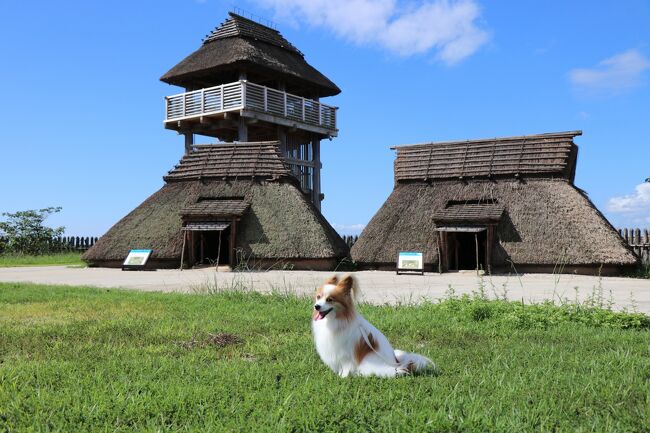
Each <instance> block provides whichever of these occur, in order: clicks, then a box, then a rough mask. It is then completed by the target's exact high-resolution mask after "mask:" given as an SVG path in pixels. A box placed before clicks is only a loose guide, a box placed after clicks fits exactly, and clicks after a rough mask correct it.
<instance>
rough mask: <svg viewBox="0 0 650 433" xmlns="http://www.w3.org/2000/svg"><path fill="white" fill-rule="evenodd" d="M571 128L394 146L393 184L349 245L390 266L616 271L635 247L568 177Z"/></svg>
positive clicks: (374, 264)
mask: <svg viewBox="0 0 650 433" xmlns="http://www.w3.org/2000/svg"><path fill="white" fill-rule="evenodd" d="M577 135H581V131H574V132H563V133H551V134H540V135H529V136H523V137H504V138H492V139H484V140H468V141H456V142H443V143H427V144H419V145H411V146H399V147H395V148H394V149H395V150H396V151H397V156H396V159H395V187H394V189H393V192H392V193H391V195H390V196H389V197H388V199H387V200H386V202H385V203H384V205H383V206H382V207H381V208H380V209H379V211H378V212H377V213H376V214H375V216H374V217H373V218H372V220H371V221H370V223H369V224H368V225H367V226H366V228H365V229H364V231H363V233H362V234H361V236H360V237H359V240H358V241H357V242H356V243H355V245H354V246H353V247H352V251H351V253H352V258H353V259H354V260H355V261H357V262H358V263H359V264H360V265H361V266H362V267H367V268H387V269H394V267H395V260H396V258H397V255H398V253H399V252H400V251H421V252H423V253H424V261H425V266H426V267H427V268H428V269H430V270H435V271H438V270H441V271H446V270H456V269H458V270H460V269H475V268H477V267H479V268H483V269H485V270H491V269H505V270H508V271H512V270H513V269H514V270H516V271H519V272H521V271H546V272H567V271H576V272H587V273H594V272H599V271H600V272H617V271H618V270H620V269H621V268H622V267H625V266H632V265H634V264H635V263H636V257H635V256H634V255H633V254H632V253H631V252H630V251H629V249H628V248H627V246H626V245H625V243H624V242H623V240H622V239H621V238H620V236H619V235H618V233H617V232H616V231H615V230H614V228H613V227H612V226H611V225H610V224H609V223H608V222H607V220H606V219H605V218H604V217H603V215H602V214H601V213H600V212H599V211H598V209H596V207H595V206H594V205H593V203H592V202H591V201H590V200H589V198H588V197H587V195H586V193H585V192H584V191H582V190H580V189H578V188H576V187H575V185H574V184H573V181H574V177H575V170H576V163H577V155H578V147H577V146H576V145H575V143H574V142H573V138H574V137H575V136H577Z"/></svg>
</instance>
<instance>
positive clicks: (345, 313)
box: [328, 283, 355, 320]
mask: <svg viewBox="0 0 650 433" xmlns="http://www.w3.org/2000/svg"><path fill="white" fill-rule="evenodd" d="M328 299H331V301H329V302H332V303H336V304H339V305H338V306H337V308H336V316H337V317H339V318H341V319H346V320H350V319H352V318H354V314H355V310H354V300H353V299H352V294H351V293H350V289H349V288H346V287H345V286H342V285H341V283H339V285H337V286H336V288H335V289H334V290H332V293H330V295H329V296H328Z"/></svg>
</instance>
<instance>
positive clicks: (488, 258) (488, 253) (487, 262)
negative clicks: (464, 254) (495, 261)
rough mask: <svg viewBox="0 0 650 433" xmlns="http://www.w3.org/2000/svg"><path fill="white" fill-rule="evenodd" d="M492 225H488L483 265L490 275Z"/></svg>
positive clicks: (492, 238) (492, 241) (492, 239)
mask: <svg viewBox="0 0 650 433" xmlns="http://www.w3.org/2000/svg"><path fill="white" fill-rule="evenodd" d="M494 228H495V227H494V225H492V224H490V225H489V226H488V229H487V240H486V242H485V265H486V267H487V272H488V274H491V273H492V248H493V243H494Z"/></svg>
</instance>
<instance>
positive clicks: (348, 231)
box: [332, 223, 366, 235]
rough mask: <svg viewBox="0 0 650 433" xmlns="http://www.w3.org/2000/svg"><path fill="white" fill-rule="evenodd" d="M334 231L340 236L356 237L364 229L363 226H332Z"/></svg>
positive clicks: (364, 226)
mask: <svg viewBox="0 0 650 433" xmlns="http://www.w3.org/2000/svg"><path fill="white" fill-rule="evenodd" d="M332 227H334V230H336V231H337V232H338V233H339V234H341V235H358V234H360V233H361V232H362V231H363V229H364V228H366V225H365V224H336V223H334V224H332Z"/></svg>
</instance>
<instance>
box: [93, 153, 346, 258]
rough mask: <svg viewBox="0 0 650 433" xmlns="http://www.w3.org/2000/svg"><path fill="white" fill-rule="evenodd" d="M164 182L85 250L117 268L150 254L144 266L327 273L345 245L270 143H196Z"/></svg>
mask: <svg viewBox="0 0 650 433" xmlns="http://www.w3.org/2000/svg"><path fill="white" fill-rule="evenodd" d="M164 179H165V182H166V183H165V185H164V186H163V187H162V188H161V189H160V190H159V191H157V192H156V193H154V194H153V195H152V196H151V197H149V198H148V199H147V200H145V201H144V202H143V203H142V204H141V205H140V206H138V207H137V208H136V209H134V210H133V211H132V212H131V213H129V214H128V215H127V216H125V217H124V218H122V219H121V220H120V221H119V222H118V223H117V224H115V225H114V226H113V227H112V228H111V229H110V230H109V231H108V232H107V233H106V234H105V235H104V236H102V237H101V238H100V239H99V241H98V242H97V243H96V244H95V246H94V247H92V248H91V249H90V250H88V251H87V252H86V254H85V255H84V257H83V258H84V260H86V261H88V262H89V263H91V264H93V265H96V266H110V267H119V266H121V265H122V262H123V261H124V258H125V257H126V255H127V253H128V252H129V250H131V249H134V248H138V249H152V250H153V255H152V258H151V260H150V264H149V266H151V267H155V268H164V267H179V266H180V263H181V257H182V258H183V261H184V264H185V266H191V265H196V264H213V265H216V264H217V263H219V264H221V265H226V264H227V265H231V266H235V265H241V266H247V267H250V268H263V269H266V268H272V267H274V268H283V267H290V268H294V269H319V270H326V269H333V268H334V266H335V265H336V262H337V261H338V260H339V259H340V258H342V257H345V256H346V255H347V252H348V251H347V246H346V245H345V243H344V242H343V240H342V239H341V238H340V237H339V235H338V234H337V233H336V231H334V229H333V228H332V227H331V226H330V225H329V224H328V223H327V221H326V220H325V219H324V218H323V216H322V215H321V214H320V212H319V211H318V210H317V209H316V208H315V207H314V205H313V204H312V203H311V201H310V200H309V199H308V198H307V197H305V195H304V194H303V192H302V191H301V190H300V184H299V183H298V182H297V180H296V179H295V177H294V176H293V175H292V173H291V171H290V170H289V167H288V166H287V164H286V163H285V162H284V160H283V158H282V155H281V154H280V151H279V147H278V143H277V142H262V143H238V144H215V145H205V146H196V149H195V151H193V152H192V153H190V154H189V155H186V156H185V157H183V159H182V160H181V161H180V163H179V164H178V165H177V166H176V167H175V168H174V169H173V170H171V171H170V172H169V174H168V175H167V176H165V177H164Z"/></svg>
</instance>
